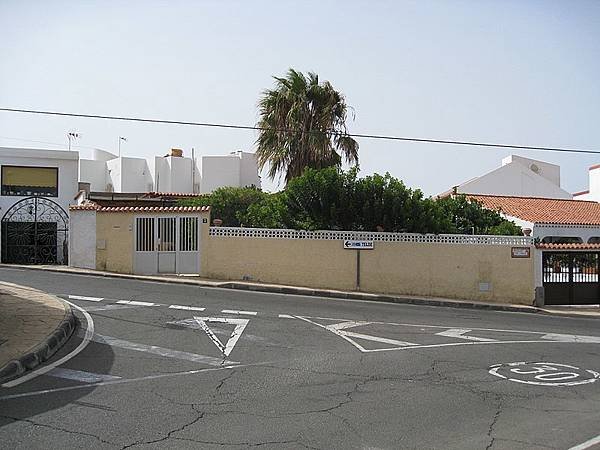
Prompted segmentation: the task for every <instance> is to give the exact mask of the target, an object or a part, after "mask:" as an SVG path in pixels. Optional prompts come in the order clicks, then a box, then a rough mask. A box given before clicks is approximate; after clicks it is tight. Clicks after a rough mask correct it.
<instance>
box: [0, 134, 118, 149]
mask: <svg viewBox="0 0 600 450" xmlns="http://www.w3.org/2000/svg"><path fill="white" fill-rule="evenodd" d="M0 139H7V140H11V141H23V142H33V143H35V144H46V145H52V146H54V147H62V148H64V147H65V144H64V143H63V144H60V143H58V142H48V141H37V140H35V139H25V138H17V137H10V136H0ZM73 147H74V148H87V149H90V150H104V149H101V148H98V147H91V146H89V145H76V144H73ZM104 151H107V150H104Z"/></svg>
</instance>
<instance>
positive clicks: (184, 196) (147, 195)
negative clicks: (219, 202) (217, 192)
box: [144, 192, 209, 198]
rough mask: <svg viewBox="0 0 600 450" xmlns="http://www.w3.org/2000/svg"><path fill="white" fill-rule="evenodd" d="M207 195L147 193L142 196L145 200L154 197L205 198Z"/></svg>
mask: <svg viewBox="0 0 600 450" xmlns="http://www.w3.org/2000/svg"><path fill="white" fill-rule="evenodd" d="M208 195H209V194H192V193H188V192H148V193H146V194H144V197H146V198H155V197H171V198H187V197H207V196H208Z"/></svg>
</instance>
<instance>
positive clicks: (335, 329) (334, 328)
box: [296, 316, 419, 353]
mask: <svg viewBox="0 0 600 450" xmlns="http://www.w3.org/2000/svg"><path fill="white" fill-rule="evenodd" d="M296 318H298V319H301V320H304V321H305V322H309V323H312V324H313V325H317V326H319V327H321V328H325V329H326V330H329V331H331V332H332V333H334V334H336V335H338V336H339V337H341V338H342V339H344V340H346V341H348V342H350V343H351V344H352V345H354V346H355V347H356V348H357V349H359V350H360V351H361V352H363V353H368V352H375V351H379V350H382V349H374V350H367V349H366V348H364V347H363V346H362V345H360V344H359V343H358V342H356V341H354V340H353V339H350V338H351V337H353V338H356V339H365V340H368V341H375V342H380V343H383V344H391V345H396V346H397V347H395V348H405V347H411V346H414V345H419V344H414V343H412V342H404V341H397V340H395V339H388V338H383V337H378V336H371V335H369V334H361V333H354V332H352V331H346V330H345V329H346V328H353V327H359V326H363V325H369V324H370V323H373V322H361V321H346V322H341V323H334V324H331V325H321V324H320V323H317V322H313V321H312V320H309V319H307V318H306V317H301V316H296ZM383 350H391V349H383Z"/></svg>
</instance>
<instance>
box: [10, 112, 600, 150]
mask: <svg viewBox="0 0 600 450" xmlns="http://www.w3.org/2000/svg"><path fill="white" fill-rule="evenodd" d="M0 111H5V112H16V113H27V114H40V115H49V116H63V117H80V118H87V119H104V120H121V121H128V122H143V123H158V124H167V125H187V126H197V127H209V128H227V129H235V130H253V131H276V132H281V133H296V132H298V130H294V129H285V128H284V129H277V128H267V127H259V126H251V125H237V124H227V123H211V122H191V121H182V120H166V119H148V118H142V117H127V116H109V115H101V114H82V113H68V112H59V111H42V110H33V109H19V108H2V107H0ZM325 131H327V132H329V133H331V134H333V135H345V136H350V137H353V138H358V139H375V140H387V141H404V142H418V143H430V144H449V145H463V146H473V147H496V148H509V149H516V150H532V151H546V152H560V153H580V154H593V155H600V150H592V149H580V148H564V147H546V146H533V145H516V144H497V143H491V142H476V141H462V140H452V139H433V138H415V137H407V136H392V135H381V134H362V133H343V132H340V131H337V130H325ZM315 132H321V131H316V130H315Z"/></svg>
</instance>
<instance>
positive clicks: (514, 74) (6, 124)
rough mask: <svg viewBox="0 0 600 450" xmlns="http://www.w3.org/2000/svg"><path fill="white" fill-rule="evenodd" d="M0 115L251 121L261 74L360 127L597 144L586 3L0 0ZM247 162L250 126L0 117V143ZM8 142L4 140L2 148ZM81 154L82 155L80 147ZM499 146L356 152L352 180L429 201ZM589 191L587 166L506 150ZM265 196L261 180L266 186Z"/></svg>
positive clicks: (573, 159) (593, 28) (592, 8)
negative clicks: (327, 102) (307, 86)
mask: <svg viewBox="0 0 600 450" xmlns="http://www.w3.org/2000/svg"><path fill="white" fill-rule="evenodd" d="M0 66H1V69H2V70H0V106H2V107H12V108H26V109H43V110H54V111H67V112H81V113H96V114H105V115H125V116H140V117H149V118H161V119H172V120H184V121H200V122H222V123H234V124H243V125H253V124H255V122H256V120H257V111H256V103H257V100H258V98H259V96H260V93H261V91H262V90H263V89H265V88H268V87H270V86H271V85H272V78H271V76H273V75H282V74H284V73H285V71H286V70H287V69H288V68H289V67H293V68H295V69H297V70H301V71H315V72H317V73H318V74H319V75H320V77H321V78H322V79H327V80H329V81H331V82H332V84H333V85H334V87H336V88H337V89H339V90H341V91H342V92H343V93H344V94H345V95H346V99H347V102H348V103H349V104H350V105H352V106H353V107H354V109H355V112H356V118H355V120H354V121H353V122H350V123H349V128H350V130H351V131H353V132H357V133H373V134H391V135H400V136H411V137H420V138H440V139H464V140H480V141H486V142H495V143H514V144H523V145H537V146H553V147H579V148H592V149H596V150H600V121H599V119H600V1H576V0H565V1H550V0H546V1H525V0H518V1H484V0H477V1H475V0H474V1H450V0H447V1H414V2H412V1H389V2H386V1H349V0H339V1H318V2H309V1H296V2H292V1H285V0H273V1H165V2H153V1H126V2H125V1H117V2H109V1H98V2H94V1H71V2H58V1H48V0H46V1H39V2H34V1H26V0H18V1H10V0H3V1H1V2H0ZM70 130H77V131H79V132H81V133H82V135H83V137H82V139H80V140H79V144H80V145H82V146H88V147H98V148H102V149H106V150H109V151H116V147H117V142H118V141H117V139H118V136H126V137H127V138H128V142H127V143H125V144H123V147H122V149H123V152H124V154H126V155H128V156H153V155H161V154H165V153H166V152H167V151H168V149H169V148H171V147H178V148H183V149H184V151H185V152H186V154H189V150H190V149H191V148H192V147H195V149H196V152H197V154H224V153H228V152H230V151H233V150H237V149H243V150H248V151H252V150H253V148H254V141H255V139H256V134H255V133H254V132H252V131H235V130H219V129H207V128H198V127H186V126H171V125H150V124H134V123H125V122H111V121H100V120H92V119H71V118H57V117H42V116H32V115H26V114H16V113H7V112H0V136H1V138H0V145H2V146H23V147H47V148H59V147H57V146H52V145H48V144H38V143H34V142H28V141H18V140H14V139H12V138H20V139H28V140H33V141H45V142H49V143H58V144H63V148H64V147H66V141H67V139H66V133H67V132H68V131H70ZM7 138H11V139H7ZM79 150H80V152H81V155H82V157H90V156H91V150H89V149H87V148H79ZM507 154H509V152H508V151H507V150H501V149H482V148H467V147H458V146H448V145H433V144H413V143H400V142H385V141H369V140H361V141H360V167H361V173H362V174H370V173H373V172H379V173H385V172H386V171H389V172H390V173H391V174H392V175H393V176H396V177H398V178H401V179H403V180H404V181H405V183H406V184H407V185H409V186H412V187H420V188H422V189H423V190H424V191H425V193H427V194H436V193H439V192H441V191H444V190H446V189H448V188H449V187H451V186H453V185H455V184H458V183H460V182H462V181H465V180H467V179H470V178H472V177H474V176H477V175H480V174H482V173H484V172H486V171H489V170H492V169H494V168H496V167H497V166H499V165H500V160H501V159H502V157H504V156H506V155H507ZM518 154H521V155H523V156H527V157H533V158H537V159H542V160H545V161H549V162H553V163H556V164H560V165H561V167H562V184H563V187H564V188H565V189H567V190H569V191H572V192H573V191H579V190H583V189H587V168H588V166H590V165H592V164H596V163H600V155H588V156H585V155H569V154H558V153H541V152H518ZM263 182H264V187H265V188H266V189H273V188H275V186H276V185H275V183H272V182H270V181H268V180H267V179H266V178H265V177H263Z"/></svg>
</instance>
